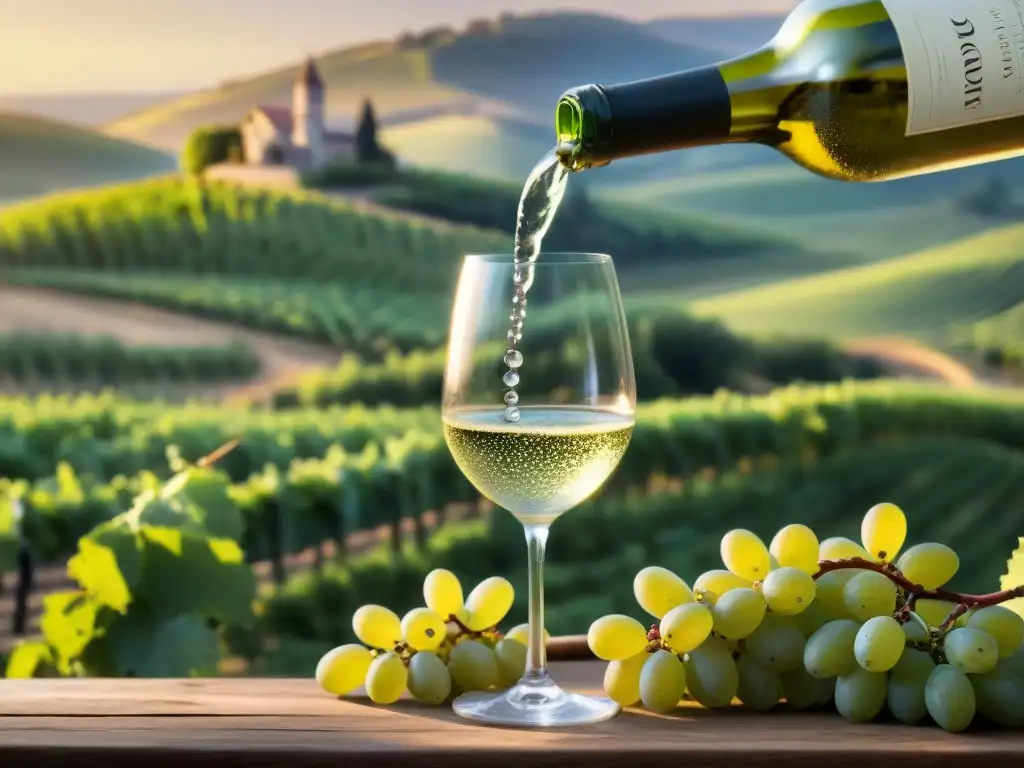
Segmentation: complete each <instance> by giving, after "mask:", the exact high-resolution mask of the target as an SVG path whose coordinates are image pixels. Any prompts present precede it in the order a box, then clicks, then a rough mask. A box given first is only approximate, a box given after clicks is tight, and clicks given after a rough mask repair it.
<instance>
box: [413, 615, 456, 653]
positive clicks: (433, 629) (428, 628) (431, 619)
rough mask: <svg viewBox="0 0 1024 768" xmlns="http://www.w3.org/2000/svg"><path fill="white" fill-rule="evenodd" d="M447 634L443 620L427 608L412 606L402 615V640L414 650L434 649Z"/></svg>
mask: <svg viewBox="0 0 1024 768" xmlns="http://www.w3.org/2000/svg"><path fill="white" fill-rule="evenodd" d="M447 636H448V628H447V627H446V625H445V620H444V619H442V618H441V617H440V616H439V615H438V614H436V613H434V612H433V611H432V610H430V609H429V608H413V609H412V610H411V611H409V612H408V613H407V614H405V616H403V617H402V640H404V641H405V643H406V644H407V645H408V646H409V647H410V648H412V649H413V650H414V651H436V650H437V649H438V648H439V647H440V646H441V643H443V642H444V639H445V638H446V637H447Z"/></svg>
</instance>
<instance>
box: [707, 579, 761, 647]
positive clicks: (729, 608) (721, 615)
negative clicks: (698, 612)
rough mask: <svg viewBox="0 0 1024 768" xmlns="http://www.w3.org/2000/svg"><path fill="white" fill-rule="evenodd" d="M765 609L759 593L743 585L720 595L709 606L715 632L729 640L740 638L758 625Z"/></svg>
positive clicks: (751, 631) (751, 632) (748, 634)
mask: <svg viewBox="0 0 1024 768" xmlns="http://www.w3.org/2000/svg"><path fill="white" fill-rule="evenodd" d="M765 611H766V606H765V604H764V597H762V596H761V593H760V592H758V591H757V590H756V589H751V588H748V587H744V588H743V589H733V590H730V591H729V592H726V593H725V594H724V595H722V596H721V597H720V598H719V599H718V602H716V603H715V604H714V606H713V607H712V608H711V615H712V618H713V619H714V627H715V631H716V632H718V633H719V634H720V635H723V636H724V637H727V638H729V639H730V640H742V639H743V638H745V637H748V636H750V635H751V634H753V632H754V630H755V629H757V628H758V626H760V624H761V621H762V619H764V615H765Z"/></svg>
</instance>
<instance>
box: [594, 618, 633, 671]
mask: <svg viewBox="0 0 1024 768" xmlns="http://www.w3.org/2000/svg"><path fill="white" fill-rule="evenodd" d="M647 643H648V640H647V629H646V628H645V627H644V625H643V624H641V623H640V622H639V621H637V620H636V619H634V618H632V617H631V616H623V615H622V614H619V613H613V614H611V615H609V616H602V617H601V618H600V619H598V620H597V621H595V622H594V623H593V624H591V625H590V630H589V631H588V632H587V645H589V646H590V650H591V651H593V653H594V655H595V656H597V658H599V659H601V660H603V661H621V660H622V659H628V658H629V657H631V656H636V655H637V654H638V653H640V651H642V650H643V649H644V648H646V647H647Z"/></svg>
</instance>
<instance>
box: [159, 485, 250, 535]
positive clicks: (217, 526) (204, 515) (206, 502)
mask: <svg viewBox="0 0 1024 768" xmlns="http://www.w3.org/2000/svg"><path fill="white" fill-rule="evenodd" d="M161 497H162V498H163V499H165V500H170V499H177V500H179V501H181V502H183V504H184V506H186V507H189V506H190V507H192V509H190V510H189V511H190V516H191V517H192V518H193V519H195V520H196V521H197V522H199V524H200V525H202V527H203V529H204V530H205V531H206V532H207V533H209V534H210V535H211V536H213V537H215V538H220V539H235V540H236V541H237V540H238V539H240V538H242V533H243V531H244V529H245V524H244V521H243V519H242V513H241V512H240V511H239V509H238V507H237V506H236V505H235V503H234V501H233V500H232V499H231V496H230V483H229V482H228V477H227V475H225V474H224V473H223V472H219V471H217V470H213V469H208V468H205V467H190V468H189V469H187V470H185V471H184V472H181V473H179V474H178V475H177V476H175V477H174V478H172V479H171V480H170V481H169V482H168V483H167V484H166V485H165V486H164V490H163V492H162V493H161Z"/></svg>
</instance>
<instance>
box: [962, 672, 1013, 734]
mask: <svg viewBox="0 0 1024 768" xmlns="http://www.w3.org/2000/svg"><path fill="white" fill-rule="evenodd" d="M970 680H971V685H973V686H974V696H975V699H976V702H977V707H978V711H979V712H981V714H983V715H984V716H985V717H987V718H988V719H989V720H991V721H992V722H993V723H995V724H996V725H1001V726H1003V727H1004V728H1020V727H1024V681H1022V680H1020V679H1019V678H1017V677H1015V676H1013V675H1005V674H1001V673H1000V670H999V669H998V668H997V669H995V670H993V671H992V672H988V673H987V674H984V675H972V676H971V678H970Z"/></svg>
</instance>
